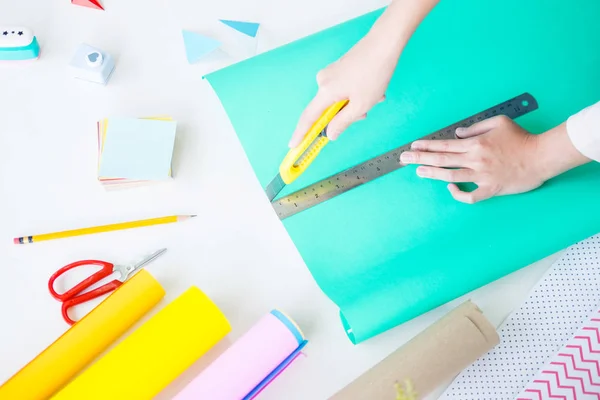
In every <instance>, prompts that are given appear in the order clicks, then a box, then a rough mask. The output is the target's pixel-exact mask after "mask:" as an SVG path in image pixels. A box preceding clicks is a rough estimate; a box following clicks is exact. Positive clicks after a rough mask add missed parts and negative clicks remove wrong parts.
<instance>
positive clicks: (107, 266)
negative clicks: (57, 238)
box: [48, 249, 167, 325]
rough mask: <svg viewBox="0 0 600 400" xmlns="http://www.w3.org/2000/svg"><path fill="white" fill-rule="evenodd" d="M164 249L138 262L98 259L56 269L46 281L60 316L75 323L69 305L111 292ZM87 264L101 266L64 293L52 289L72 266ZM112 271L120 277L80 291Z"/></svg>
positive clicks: (164, 250) (161, 253) (72, 305)
mask: <svg viewBox="0 0 600 400" xmlns="http://www.w3.org/2000/svg"><path fill="white" fill-rule="evenodd" d="M166 251H167V249H160V250H158V251H157V252H155V253H153V254H151V255H149V256H148V257H145V258H144V259H143V260H141V261H140V262H138V263H136V264H128V265H117V264H112V263H109V262H106V261H99V260H82V261H77V262H74V263H72V264H69V265H66V266H64V267H62V268H61V269H59V270H58V271H56V272H55V273H54V275H52V276H51V277H50V280H49V281H48V290H49V291H50V294H51V295H52V297H54V298H55V299H56V300H58V301H60V302H62V316H63V318H64V320H65V321H66V322H67V323H68V324H69V325H73V324H75V321H74V320H72V319H71V318H70V317H69V313H68V311H69V309H70V308H71V307H74V306H76V305H78V304H82V303H85V302H88V301H90V300H92V299H95V298H97V297H100V296H102V295H103V294H106V293H110V292H112V291H113V290H115V289H117V288H118V287H119V286H121V285H122V284H123V282H125V281H126V280H127V278H129V277H130V276H132V275H133V273H134V272H136V271H138V270H139V269H141V268H143V267H145V266H146V265H148V264H150V263H151V262H152V261H154V260H156V259H157V258H158V257H160V256H161V255H163V254H164V253H165V252H166ZM88 265H95V266H98V267H101V269H100V271H98V272H95V273H94V274H93V275H91V276H89V277H88V278H86V279H84V280H83V281H81V282H79V283H78V284H77V285H75V286H73V287H72V288H71V289H69V290H67V291H66V292H64V293H58V292H56V290H54V282H55V281H56V279H58V278H59V277H60V276H61V275H63V274H65V273H66V272H67V271H70V270H72V269H74V268H77V267H81V266H88ZM114 272H118V273H119V274H120V277H119V278H117V279H115V280H113V281H111V282H108V283H107V284H104V285H102V286H100V287H97V288H96V289H93V290H90V291H89V292H85V293H81V292H83V291H84V290H86V289H89V288H90V287H91V286H92V285H94V284H96V283H98V282H100V281H101V280H102V279H104V278H106V277H107V276H110V275H111V274H112V273H114Z"/></svg>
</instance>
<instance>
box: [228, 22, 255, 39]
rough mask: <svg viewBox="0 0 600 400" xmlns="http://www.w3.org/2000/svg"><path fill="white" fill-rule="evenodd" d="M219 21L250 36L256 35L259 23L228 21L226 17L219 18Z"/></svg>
mask: <svg viewBox="0 0 600 400" xmlns="http://www.w3.org/2000/svg"><path fill="white" fill-rule="evenodd" d="M219 21H221V22H222V23H224V24H225V25H227V26H229V27H231V28H233V29H235V30H236V31H238V32H241V33H243V34H244V35H248V36H250V37H256V34H257V33H258V27H259V26H260V24H257V23H255V22H242V21H230V20H227V19H220V20H219Z"/></svg>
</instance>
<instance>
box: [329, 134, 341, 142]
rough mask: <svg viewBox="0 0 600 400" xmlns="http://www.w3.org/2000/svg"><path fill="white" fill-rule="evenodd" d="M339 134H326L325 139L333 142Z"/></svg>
mask: <svg viewBox="0 0 600 400" xmlns="http://www.w3.org/2000/svg"><path fill="white" fill-rule="evenodd" d="M339 135H340V134H339V133H336V132H327V139H329V140H331V141H334V140H336V139H337V138H338V136H339Z"/></svg>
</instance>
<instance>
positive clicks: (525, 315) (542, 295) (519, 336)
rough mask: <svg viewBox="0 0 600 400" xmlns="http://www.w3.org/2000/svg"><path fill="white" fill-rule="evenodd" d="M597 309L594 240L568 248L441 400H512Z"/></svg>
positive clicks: (597, 248)
mask: <svg viewBox="0 0 600 400" xmlns="http://www.w3.org/2000/svg"><path fill="white" fill-rule="evenodd" d="M599 304H600V235H596V236H593V237H591V238H589V239H587V240H584V241H583V242H580V243H579V244H577V245H575V246H573V247H570V248H569V249H568V250H567V251H566V253H565V254H564V255H563V257H561V259H560V260H558V261H557V262H556V263H554V265H552V267H551V268H550V269H549V270H548V272H547V273H546V275H544V277H543V278H542V279H541V280H540V282H538V283H537V284H536V286H535V287H534V288H533V290H532V291H531V293H530V295H529V298H528V299H527V300H526V301H525V303H524V304H523V305H522V306H521V307H520V308H519V309H518V310H516V311H514V312H513V313H512V314H511V315H510V316H509V317H508V318H507V319H506V321H504V323H503V324H502V325H501V327H500V331H499V332H498V333H499V335H500V344H499V345H498V346H496V347H495V348H494V349H493V350H491V351H490V352H489V353H488V354H486V355H485V356H483V357H482V358H480V359H479V360H477V361H476V362H475V363H474V364H473V365H471V366H470V367H469V368H467V369H466V370H464V371H463V372H462V373H461V374H460V375H459V376H458V377H457V378H456V379H455V380H454V382H453V383H452V385H450V387H449V388H448V389H447V390H446V391H445V392H444V394H443V395H442V396H441V397H440V399H441V400H471V399H472V400H504V399H506V400H512V399H514V398H515V396H516V395H518V394H519V392H520V391H521V390H522V389H523V388H524V387H525V385H526V384H527V383H528V382H529V381H530V380H531V379H532V378H533V377H534V376H535V375H536V374H537V373H538V371H539V370H540V368H542V367H543V366H544V364H545V363H546V361H548V359H549V358H550V357H552V356H554V354H556V353H557V351H558V350H559V349H560V348H561V347H562V346H563V345H564V344H565V343H566V342H567V341H568V340H569V339H570V338H571V337H572V336H573V334H574V333H575V332H576V331H577V330H578V329H579V328H580V327H581V326H582V325H583V324H584V322H585V321H587V320H588V317H589V316H590V315H591V314H592V313H593V312H594V311H596V310H597V309H598V305H599Z"/></svg>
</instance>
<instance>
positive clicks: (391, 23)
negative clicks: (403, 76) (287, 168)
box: [289, 0, 439, 148]
mask: <svg viewBox="0 0 600 400" xmlns="http://www.w3.org/2000/svg"><path fill="white" fill-rule="evenodd" d="M438 1H439V0H394V1H393V2H392V4H390V6H389V7H388V8H387V9H386V11H385V12H384V13H383V14H382V15H381V17H380V18H379V19H378V20H377V22H375V24H374V25H373V28H371V31H370V32H369V33H368V34H367V35H366V36H365V37H364V38H363V39H361V40H360V41H359V42H358V43H357V44H356V45H355V46H354V47H353V48H352V49H350V51H348V53H346V54H345V55H344V56H343V57H342V58H340V59H339V60H338V61H336V62H335V63H333V64H331V65H329V66H328V67H327V68H325V69H324V70H322V71H321V72H319V74H318V75H317V83H318V85H319V90H318V92H317V95H316V96H315V97H314V98H313V100H312V101H311V102H310V103H309V104H308V106H307V107H306V109H305V110H304V112H303V113H302V115H301V117H300V120H299V122H298V125H297V127H296V130H295V131H294V134H293V135H292V139H291V140H290V143H289V146H290V147H292V148H293V147H296V146H298V145H299V144H300V143H301V142H302V139H303V138H304V136H305V135H306V133H307V132H308V131H309V130H310V128H311V127H312V125H313V124H314V123H315V121H317V120H318V119H319V117H321V115H322V114H323V112H324V111H325V110H326V109H327V108H328V107H330V106H331V105H332V104H334V103H336V102H338V101H342V100H349V102H348V105H347V106H346V107H345V108H344V109H342V111H340V112H339V113H338V115H336V116H335V117H334V118H333V120H332V121H331V122H330V123H329V125H328V127H327V137H328V138H329V139H330V140H336V139H337V138H338V137H339V135H340V134H341V133H342V132H343V131H344V130H345V129H346V128H348V126H350V125H351V124H352V123H353V122H355V121H358V120H361V119H364V118H366V116H367V112H369V110H370V109H371V108H372V107H373V106H374V105H375V104H377V103H379V102H381V101H383V100H384V99H385V91H386V90H387V87H388V84H389V83H390V79H391V78H392V75H393V74H394V70H395V69H396V65H397V63H398V59H399V58H400V54H401V53H402V50H403V49H404V46H405V45H406V43H407V42H408V40H409V39H410V37H411V35H412V34H413V32H414V30H415V29H416V28H417V26H418V25H419V24H420V23H421V21H422V20H423V18H425V16H426V15H427V14H428V13H429V11H431V9H432V8H433V7H434V6H435V5H436V4H437V2H438Z"/></svg>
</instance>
